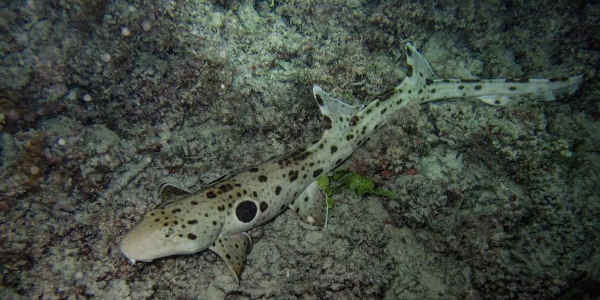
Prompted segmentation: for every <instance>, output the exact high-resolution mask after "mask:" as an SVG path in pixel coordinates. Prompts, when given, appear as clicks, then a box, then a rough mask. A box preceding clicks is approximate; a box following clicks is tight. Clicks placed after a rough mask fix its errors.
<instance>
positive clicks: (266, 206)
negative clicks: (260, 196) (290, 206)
mask: <svg viewBox="0 0 600 300" xmlns="http://www.w3.org/2000/svg"><path fill="white" fill-rule="evenodd" d="M267 208H269V204H267V202H265V201H262V202H261V203H260V211H261V212H264V211H265V210H267Z"/></svg>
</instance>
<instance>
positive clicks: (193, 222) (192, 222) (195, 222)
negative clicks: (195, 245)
mask: <svg viewBox="0 0 600 300" xmlns="http://www.w3.org/2000/svg"><path fill="white" fill-rule="evenodd" d="M187 223H188V224H190V225H194V224H197V223H198V220H189V221H188V222H187Z"/></svg>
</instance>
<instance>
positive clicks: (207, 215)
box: [120, 42, 583, 280]
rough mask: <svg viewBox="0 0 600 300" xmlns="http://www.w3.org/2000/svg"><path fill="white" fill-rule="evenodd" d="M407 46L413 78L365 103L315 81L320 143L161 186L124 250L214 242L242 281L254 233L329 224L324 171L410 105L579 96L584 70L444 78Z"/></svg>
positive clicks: (176, 249) (194, 247)
mask: <svg viewBox="0 0 600 300" xmlns="http://www.w3.org/2000/svg"><path fill="white" fill-rule="evenodd" d="M405 49H406V63H407V65H408V67H407V70H406V77H405V78H404V79H403V80H402V82H401V83H400V84H399V85H398V86H396V87H395V88H393V89H391V90H390V91H388V92H386V93H383V94H382V95H380V96H379V97H376V98H375V99H374V100H373V101H372V102H370V103H368V104H366V105H364V106H353V105H349V104H346V102H344V101H342V100H339V99H336V98H334V97H333V96H331V95H329V94H328V93H327V92H325V91H324V90H323V89H321V88H320V87H319V86H316V85H315V86H313V88H312V92H313V95H314V99H315V100H316V103H317V104H318V107H319V110H320V112H321V114H322V115H323V118H324V119H325V121H326V122H325V123H326V129H325V130H324V132H323V134H322V137H321V138H320V139H319V140H318V141H317V142H314V143H312V144H310V145H309V146H307V147H304V148H301V149H298V150H296V151H294V152H292V153H289V154H287V155H283V156H281V157H279V158H275V159H270V160H268V161H266V162H264V163H262V164H260V165H258V166H256V167H251V168H247V169H245V170H242V171H240V172H238V173H236V174H234V175H232V176H228V177H225V178H223V179H220V180H217V181H215V182H212V183H210V184H207V186H206V187H205V188H203V189H201V190H200V191H197V192H191V191H188V190H186V189H184V188H181V187H178V186H176V185H169V184H167V185H163V186H161V188H160V189H159V193H158V194H159V197H160V198H161V200H162V201H163V202H164V204H161V205H159V206H158V207H157V208H156V209H153V210H151V211H149V212H148V213H147V214H146V215H145V216H144V217H143V218H142V220H141V221H140V222H139V224H137V225H136V226H135V227H134V228H133V229H132V230H131V231H130V232H128V233H127V234H126V235H125V237H124V238H123V239H122V241H121V244H120V248H121V251H122V253H123V254H124V255H125V256H126V257H127V258H128V259H129V260H130V261H131V263H135V262H136V261H143V262H149V261H152V260H154V259H158V258H161V257H166V256H171V255H183V254H193V253H197V252H200V251H203V250H206V249H209V250H211V251H213V252H215V253H216V254H217V255H218V256H219V257H220V258H221V259H222V260H223V261H224V262H225V264H226V265H227V267H228V268H229V269H230V270H231V271H232V272H233V275H234V277H235V279H236V280H239V277H240V274H241V273H242V270H243V267H244V265H245V261H246V256H247V254H248V253H249V251H250V248H251V240H250V237H249V235H248V234H247V233H246V232H247V231H248V230H250V229H252V228H254V227H257V226H259V225H261V224H264V223H266V222H268V221H269V220H271V219H273V218H275V217H276V216H278V215H279V214H281V213H282V212H284V211H286V210H291V211H293V212H295V213H296V214H297V215H298V216H299V217H300V219H301V220H302V221H304V222H306V223H309V224H312V225H315V226H324V225H325V224H326V222H327V216H328V206H327V201H326V199H325V198H324V196H323V193H322V191H321V190H320V188H319V185H318V184H317V178H318V177H319V176H321V175H324V174H328V173H329V172H331V171H332V170H334V169H335V168H337V167H338V166H340V165H341V164H342V163H343V162H344V161H345V160H347V159H348V158H349V157H350V156H351V155H352V153H353V151H354V150H355V149H356V148H357V147H359V146H361V145H362V144H364V143H365V142H366V141H368V140H369V137H370V136H372V135H373V134H374V132H375V131H376V130H377V129H378V128H380V126H382V124H384V123H385V122H386V121H387V120H388V119H389V118H391V117H392V116H393V115H394V113H395V112H397V111H398V110H400V109H402V108H403V107H405V106H407V105H411V104H423V103H427V102H431V101H440V100H445V99H451V98H460V99H478V100H480V101H482V102H484V103H486V104H490V105H499V106H506V105H518V104H520V103H524V102H532V101H553V100H557V99H560V98H563V97H566V96H570V95H572V94H573V93H574V92H575V91H576V90H577V89H578V88H579V86H580V85H581V83H582V82H583V76H581V75H577V76H571V77H562V78H554V79H524V80H508V79H491V80H460V79H438V78H436V76H435V74H434V72H433V70H432V68H431V66H430V65H429V62H428V61H427V60H426V59H425V57H424V56H423V55H422V54H421V53H420V52H419V51H417V49H416V47H415V46H414V45H413V44H412V43H410V42H409V43H407V44H406V46H405Z"/></svg>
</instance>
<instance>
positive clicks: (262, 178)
mask: <svg viewBox="0 0 600 300" xmlns="http://www.w3.org/2000/svg"><path fill="white" fill-rule="evenodd" d="M258 181H260V182H265V181H267V176H265V175H260V176H258Z"/></svg>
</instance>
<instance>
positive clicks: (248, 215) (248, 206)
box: [235, 201, 258, 223]
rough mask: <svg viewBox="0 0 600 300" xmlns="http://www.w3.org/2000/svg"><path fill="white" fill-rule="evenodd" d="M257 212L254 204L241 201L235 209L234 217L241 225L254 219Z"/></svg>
mask: <svg viewBox="0 0 600 300" xmlns="http://www.w3.org/2000/svg"><path fill="white" fill-rule="evenodd" d="M257 212H258V208H257V207H256V204H255V203H254V202H252V201H243V202H240V203H239V204H238V205H237V207H236V208H235V216H236V217H237V218H238V220H240V222H242V223H248V222H250V221H252V220H253V219H254V217H255V216H256V213H257Z"/></svg>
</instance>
